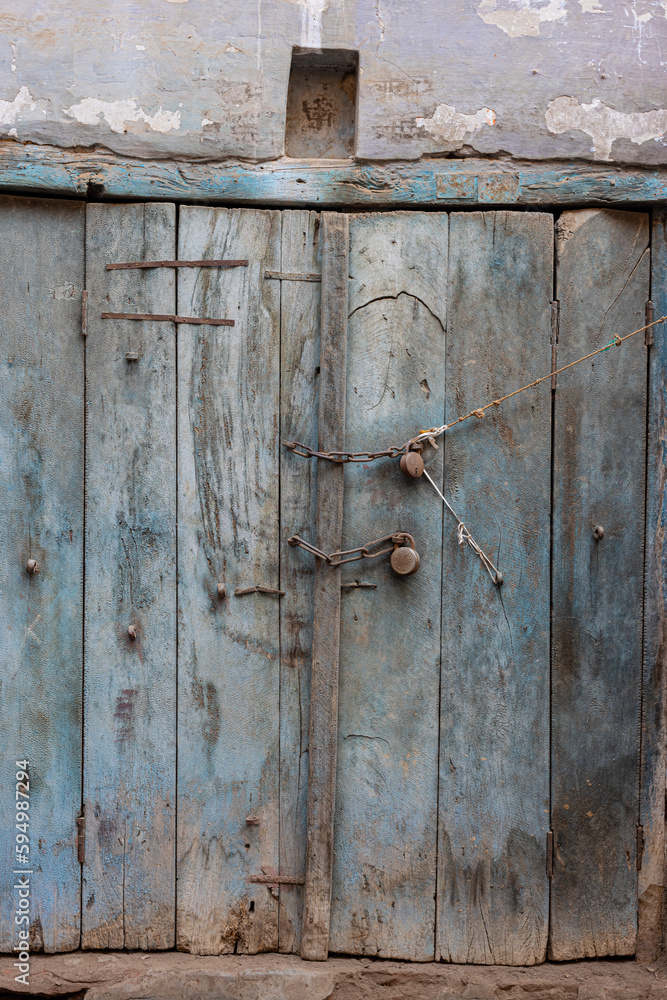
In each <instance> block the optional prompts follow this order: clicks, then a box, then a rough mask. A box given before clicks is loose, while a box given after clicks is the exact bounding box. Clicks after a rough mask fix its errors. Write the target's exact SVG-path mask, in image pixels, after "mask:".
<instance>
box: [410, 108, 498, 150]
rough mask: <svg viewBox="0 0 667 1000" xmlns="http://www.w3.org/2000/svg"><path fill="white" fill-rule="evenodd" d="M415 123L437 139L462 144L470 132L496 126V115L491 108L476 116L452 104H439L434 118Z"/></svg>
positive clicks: (420, 119) (418, 120) (417, 119)
mask: <svg viewBox="0 0 667 1000" xmlns="http://www.w3.org/2000/svg"><path fill="white" fill-rule="evenodd" d="M415 123H416V124H417V126H418V127H419V128H425V129H426V131H427V132H430V133H431V135H432V136H435V138H436V139H442V140H444V141H445V142H460V141H461V140H462V139H464V138H465V137H466V135H467V134H468V133H469V132H476V131H477V130H478V129H480V128H482V126H484V125H495V124H496V113H495V111H492V110H491V108H480V109H479V111H476V112H475V114H474V115H465V114H463V113H462V112H461V111H457V110H456V108H455V107H453V105H451V104H439V105H438V107H437V108H436V109H435V112H434V114H433V117H432V118H415Z"/></svg>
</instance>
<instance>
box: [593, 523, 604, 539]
mask: <svg viewBox="0 0 667 1000" xmlns="http://www.w3.org/2000/svg"><path fill="white" fill-rule="evenodd" d="M593 538H594V539H595V541H596V542H599V541H600V539H601V538H604V528H603V527H602V525H601V524H596V525H595V527H594V528H593Z"/></svg>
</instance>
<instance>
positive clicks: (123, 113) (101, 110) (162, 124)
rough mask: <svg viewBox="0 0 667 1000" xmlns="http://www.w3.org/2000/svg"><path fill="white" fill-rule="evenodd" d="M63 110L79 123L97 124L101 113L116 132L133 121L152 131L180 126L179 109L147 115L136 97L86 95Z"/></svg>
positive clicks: (161, 109)
mask: <svg viewBox="0 0 667 1000" xmlns="http://www.w3.org/2000/svg"><path fill="white" fill-rule="evenodd" d="M169 2H173V0H169ZM179 2H180V0H179ZM63 111H64V113H65V114H66V115H68V116H69V117H70V118H75V119H76V121H78V122H79V123H80V124H81V125H98V124H99V123H100V115H101V116H102V117H103V118H104V120H105V121H106V122H107V124H108V126H109V128H110V129H111V131H112V132H118V133H123V132H127V128H126V125H131V124H133V123H134V122H145V123H146V125H148V127H149V128H151V129H153V131H154V132H171V131H172V130H173V129H179V128H180V127H181V113H180V111H165V110H164V109H163V108H162V107H159V108H158V110H157V111H156V112H155V114H154V115H149V114H146V112H145V111H144V109H143V108H138V107H137V101H136V98H131V99H130V100H128V101H99V100H98V99H97V98H96V97H86V98H84V100H83V101H79V103H78V104H73V105H72V106H71V107H70V108H63Z"/></svg>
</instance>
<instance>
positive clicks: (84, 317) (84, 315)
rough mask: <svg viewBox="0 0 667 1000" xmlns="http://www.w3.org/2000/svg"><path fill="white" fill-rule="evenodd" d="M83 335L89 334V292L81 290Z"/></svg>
mask: <svg viewBox="0 0 667 1000" xmlns="http://www.w3.org/2000/svg"><path fill="white" fill-rule="evenodd" d="M81 336H82V337H87V336H88V292H87V291H86V289H85V288H84V290H83V291H82V292H81Z"/></svg>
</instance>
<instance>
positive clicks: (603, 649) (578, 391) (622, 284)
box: [549, 210, 649, 960]
mask: <svg viewBox="0 0 667 1000" xmlns="http://www.w3.org/2000/svg"><path fill="white" fill-rule="evenodd" d="M648 241H649V227H648V217H647V216H646V215H643V214H635V213H630V212H612V211H608V210H606V211H605V210H603V211H595V210H591V211H582V212H565V213H563V215H562V216H561V218H560V220H559V223H558V232H557V257H558V261H557V291H558V299H559V301H560V333H559V343H558V363H559V365H563V364H567V362H568V361H572V360H574V359H575V358H576V357H579V356H581V355H582V354H585V353H586V352H588V351H592V350H594V349H595V348H597V347H601V346H603V345H604V344H605V343H607V342H609V341H610V340H611V338H612V337H613V335H614V334H619V335H622V334H624V333H629V332H630V331H632V330H634V329H636V328H637V327H640V326H642V325H643V323H644V322H645V320H644V308H645V303H646V300H647V298H648V291H649V250H648ZM567 374H568V377H567V379H566V378H565V377H564V376H561V377H559V381H558V390H557V392H556V397H555V411H554V413H555V416H554V420H555V424H554V488H553V496H554V507H553V525H554V537H553V652H552V697H553V709H552V712H553V714H552V764H551V766H552V784H551V796H552V805H551V810H552V813H551V815H552V826H553V831H554V851H555V856H554V876H553V881H552V895H551V933H550V943H549V952H550V956H551V957H552V958H554V959H558V960H561V959H573V958H587V957H597V956H602V955H631V954H633V952H634V950H635V941H636V928H637V871H636V859H637V852H636V826H637V821H638V814H639V801H638V791H639V788H638V774H639V723H640V717H639V712H640V688H641V654H642V647H641V642H642V627H641V623H642V590H643V535H644V479H645V476H644V464H645V450H644V445H645V435H646V350H645V348H644V346H643V339H642V338H641V336H638V337H636V338H635V339H633V340H631V341H628V343H627V346H624V347H621V348H616V347H614V348H611V349H610V351H609V353H607V354H603V355H602V356H598V357H596V358H593V359H592V360H591V361H590V362H587V363H586V364H583V365H580V366H579V367H577V368H575V369H573V370H572V371H570V372H568V373H567ZM595 525H602V526H603V527H604V538H603V539H602V540H600V541H596V540H595V538H594V537H593V528H594V526H595Z"/></svg>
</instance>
